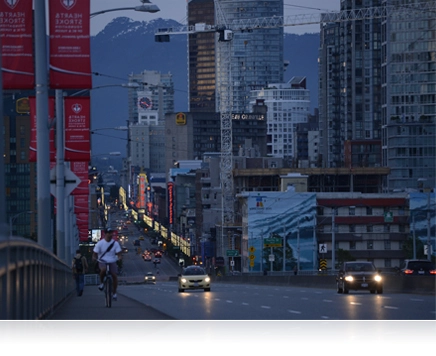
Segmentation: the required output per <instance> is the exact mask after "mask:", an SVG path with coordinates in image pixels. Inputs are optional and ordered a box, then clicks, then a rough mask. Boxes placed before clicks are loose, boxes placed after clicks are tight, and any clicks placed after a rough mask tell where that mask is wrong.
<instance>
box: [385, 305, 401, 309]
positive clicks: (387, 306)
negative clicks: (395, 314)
mask: <svg viewBox="0 0 436 356" xmlns="http://www.w3.org/2000/svg"><path fill="white" fill-rule="evenodd" d="M384 308H385V309H395V310H396V309H398V308H397V307H391V306H390V305H385V306H384Z"/></svg>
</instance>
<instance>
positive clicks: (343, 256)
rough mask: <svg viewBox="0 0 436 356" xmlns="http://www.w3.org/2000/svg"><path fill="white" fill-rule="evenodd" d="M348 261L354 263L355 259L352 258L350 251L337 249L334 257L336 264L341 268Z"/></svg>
mask: <svg viewBox="0 0 436 356" xmlns="http://www.w3.org/2000/svg"><path fill="white" fill-rule="evenodd" d="M348 261H356V259H355V258H354V257H353V255H352V254H351V253H350V251H346V250H343V249H341V248H338V251H337V255H336V264H337V265H339V266H342V265H343V264H344V262H348Z"/></svg>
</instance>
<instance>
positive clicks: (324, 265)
mask: <svg viewBox="0 0 436 356" xmlns="http://www.w3.org/2000/svg"><path fill="white" fill-rule="evenodd" d="M319 268H320V269H322V270H326V269H327V260H326V259H325V258H321V259H320V260H319Z"/></svg>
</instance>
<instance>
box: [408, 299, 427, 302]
mask: <svg viewBox="0 0 436 356" xmlns="http://www.w3.org/2000/svg"><path fill="white" fill-rule="evenodd" d="M410 300H411V301H412V302H423V301H424V299H417V298H410Z"/></svg>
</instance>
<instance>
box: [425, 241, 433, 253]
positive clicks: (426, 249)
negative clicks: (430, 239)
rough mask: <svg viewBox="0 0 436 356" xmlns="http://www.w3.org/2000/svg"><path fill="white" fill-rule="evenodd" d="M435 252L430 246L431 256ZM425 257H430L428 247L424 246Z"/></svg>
mask: <svg viewBox="0 0 436 356" xmlns="http://www.w3.org/2000/svg"><path fill="white" fill-rule="evenodd" d="M432 251H433V246H431V245H430V255H431V254H432ZM424 255H425V256H427V255H428V245H427V244H425V245H424Z"/></svg>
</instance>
